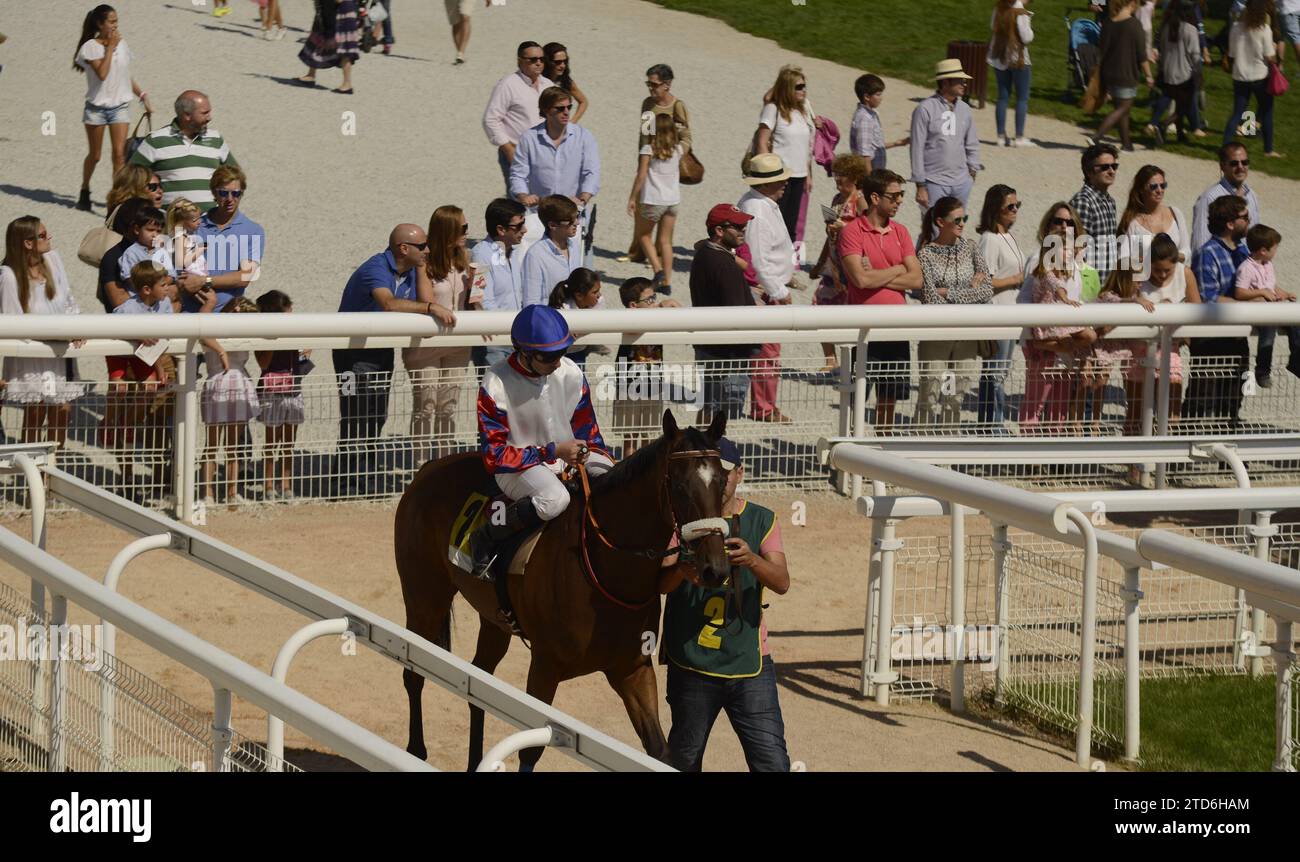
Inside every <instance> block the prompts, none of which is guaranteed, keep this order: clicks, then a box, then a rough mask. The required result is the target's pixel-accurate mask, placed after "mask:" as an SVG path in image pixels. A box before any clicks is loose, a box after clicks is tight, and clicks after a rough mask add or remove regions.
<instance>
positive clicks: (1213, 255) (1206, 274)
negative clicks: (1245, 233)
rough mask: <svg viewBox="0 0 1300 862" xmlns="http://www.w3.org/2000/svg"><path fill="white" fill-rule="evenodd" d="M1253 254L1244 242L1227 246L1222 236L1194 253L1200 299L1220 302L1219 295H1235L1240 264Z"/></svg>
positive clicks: (1193, 268) (1193, 261)
mask: <svg viewBox="0 0 1300 862" xmlns="http://www.w3.org/2000/svg"><path fill="white" fill-rule="evenodd" d="M1249 256H1250V251H1249V249H1247V248H1246V244H1245V243H1244V242H1239V243H1237V247H1236V248H1235V249H1234V248H1228V246H1227V244H1226V243H1224V241H1223V240H1222V239H1220V238H1219V237H1217V236H1216V237H1214V239H1212V240H1210V241H1209V242H1207V243H1206V244H1205V245H1203V246H1201V247H1200V248H1198V249H1197V250H1196V251H1194V252H1192V274H1193V275H1195V276H1196V287H1197V289H1199V290H1200V292H1201V302H1218V301H1219V297H1220V296H1227V297H1228V298H1229V299H1231V298H1232V291H1233V288H1234V286H1235V285H1236V281H1237V267H1239V266H1241V264H1242V261H1244V260H1245V259H1246V258H1247V257H1249Z"/></svg>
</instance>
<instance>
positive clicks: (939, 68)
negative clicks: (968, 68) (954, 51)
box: [934, 57, 971, 81]
mask: <svg viewBox="0 0 1300 862" xmlns="http://www.w3.org/2000/svg"><path fill="white" fill-rule="evenodd" d="M948 78H961V79H963V80H966V81H969V80H971V76H970V75H967V74H966V73H965V72H964V71H962V68H961V60H958V59H957V58H955V57H949V58H948V59H947V60H940V61H939V62H938V63H935V64H934V79H935V80H936V81H943V80H947V79H948Z"/></svg>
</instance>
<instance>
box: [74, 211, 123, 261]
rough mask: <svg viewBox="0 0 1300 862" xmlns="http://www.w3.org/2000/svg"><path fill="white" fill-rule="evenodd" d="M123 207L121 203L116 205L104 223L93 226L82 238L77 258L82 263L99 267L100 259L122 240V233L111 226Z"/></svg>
mask: <svg viewBox="0 0 1300 862" xmlns="http://www.w3.org/2000/svg"><path fill="white" fill-rule="evenodd" d="M121 208H122V206H121V204H119V205H118V206H116V207H114V208H113V211H112V212H111V213H109V214H108V218H106V219H104V223H103V224H102V225H100V226H99V227H96V228H91V229H90V230H89V231H87V232H86V235H85V236H84V237H82V238H81V245H79V246H77V258H78V259H79V260H80V261H81V262H82V263H85V264H89V265H90V266H93V267H95V268H96V269H99V264H100V261H102V260H103V259H104V255H106V254H108V250H109V249H110V248H112V247H113V246H115V245H117V244H118V243H119V242H121V241H122V235H121V234H120V233H118V232H117V231H115V230H113V229H112V228H111V227H109V225H111V224H112V223H113V219H115V218H117V211H118V210H120V209H121Z"/></svg>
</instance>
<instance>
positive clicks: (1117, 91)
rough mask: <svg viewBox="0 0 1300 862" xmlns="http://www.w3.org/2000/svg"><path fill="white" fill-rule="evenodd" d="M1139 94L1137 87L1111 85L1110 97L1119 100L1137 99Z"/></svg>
mask: <svg viewBox="0 0 1300 862" xmlns="http://www.w3.org/2000/svg"><path fill="white" fill-rule="evenodd" d="M1137 94H1138V88H1137V87H1111V88H1110V97H1111V98H1112V99H1114V100H1115V101H1117V102H1123V101H1126V100H1128V99H1136V98H1137Z"/></svg>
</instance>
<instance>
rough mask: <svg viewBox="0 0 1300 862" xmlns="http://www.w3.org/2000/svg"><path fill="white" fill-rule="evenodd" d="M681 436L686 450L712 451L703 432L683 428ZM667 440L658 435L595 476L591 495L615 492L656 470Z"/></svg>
mask: <svg viewBox="0 0 1300 862" xmlns="http://www.w3.org/2000/svg"><path fill="white" fill-rule="evenodd" d="M682 435H683V436H684V437H685V438H686V442H687V444H688V445H687V446H686V447H685V448H687V449H712V448H713V445H714V444H712V443H710V442H709V439H708V438H707V437H705V436H704V432H703V431H700V430H699V429H698V428H685V429H683V430H682ZM667 448H668V438H667V437H665V436H663V435H662V434H661V435H659V438H658V439H656V440H654V441H653V442H651V443H648V444H646V445H644V446H642V447H641V448H639V449H637V450H636V452H634V453H632V455H631V456H629V457H627V458H625V459H623V460H622V461H619V462H618V463H617V464H615V465H614V467H613V469H611V470H610V471H609V472H608V473H605V474H604V475H601V476H597V477H595V478H594V479H592V480H591V493H592V495H593V496H595V495H596V494H602V493H605V492H607V491H617V490H618V489H620V488H624V487H626V486H628V485H630V484H632V483H633V482H636V481H637V480H638V479H641V478H642V477H644V476H645V474H646V473H649V472H651V471H652V470H654V469H656V467H657V466H658V464H659V459H660V457H661V456H663V455H665V454H667V453H666V452H665V450H666V449H667Z"/></svg>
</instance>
